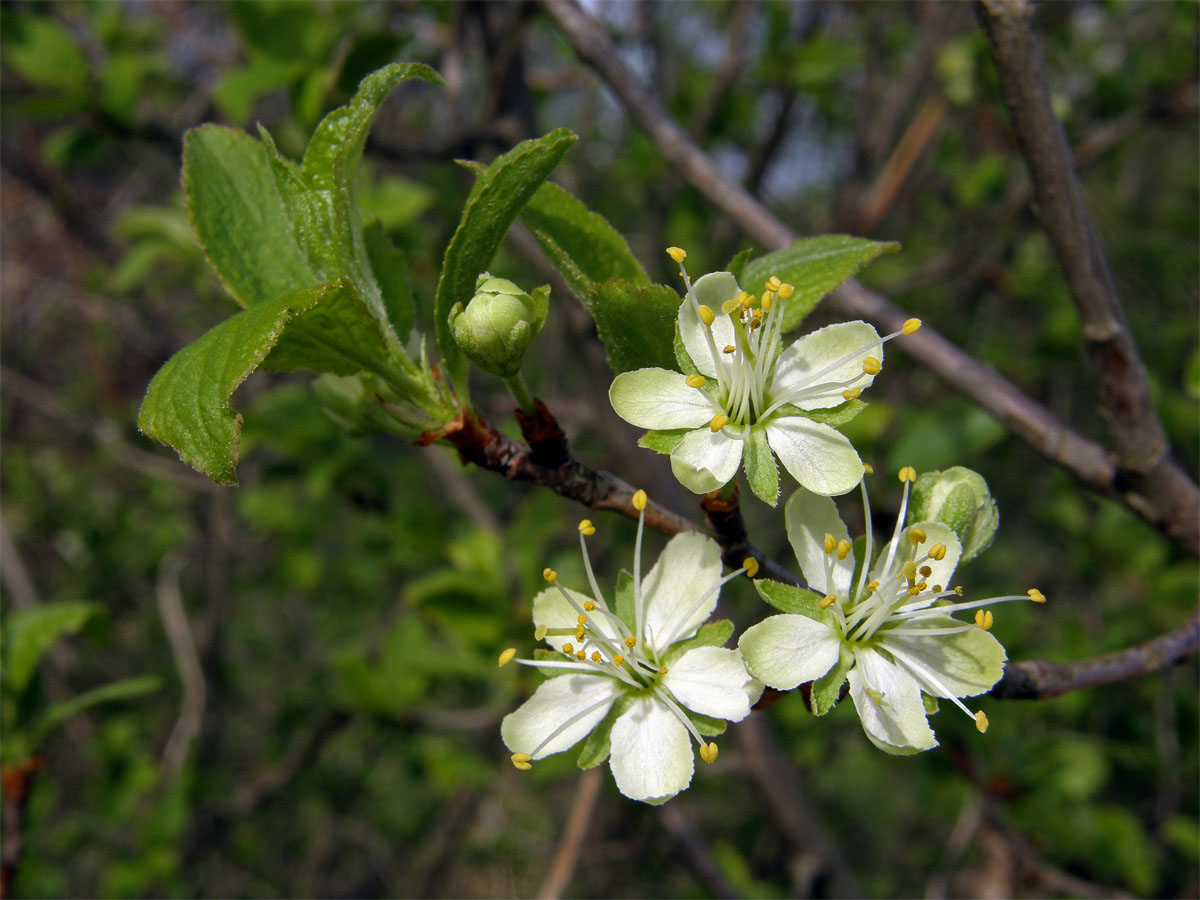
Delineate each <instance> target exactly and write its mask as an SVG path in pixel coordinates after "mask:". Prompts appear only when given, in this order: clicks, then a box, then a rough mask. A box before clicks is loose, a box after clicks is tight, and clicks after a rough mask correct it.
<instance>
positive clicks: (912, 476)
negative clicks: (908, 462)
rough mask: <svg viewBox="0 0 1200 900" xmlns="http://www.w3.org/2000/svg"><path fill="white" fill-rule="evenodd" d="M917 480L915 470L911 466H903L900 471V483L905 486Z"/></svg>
mask: <svg viewBox="0 0 1200 900" xmlns="http://www.w3.org/2000/svg"><path fill="white" fill-rule="evenodd" d="M916 480H917V470H916V469H914V468H913V467H912V466H905V467H904V468H903V469H901V470H900V483H901V484H905V483H907V482H910V481H916Z"/></svg>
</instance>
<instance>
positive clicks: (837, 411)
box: [775, 400, 867, 428]
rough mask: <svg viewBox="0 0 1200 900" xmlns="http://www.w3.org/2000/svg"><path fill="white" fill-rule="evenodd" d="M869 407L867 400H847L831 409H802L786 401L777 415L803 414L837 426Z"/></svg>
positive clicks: (808, 417)
mask: <svg viewBox="0 0 1200 900" xmlns="http://www.w3.org/2000/svg"><path fill="white" fill-rule="evenodd" d="M866 408H867V402H866V401H865V400H846V401H845V402H843V403H839V404H838V405H837V406H831V407H830V408H829V409H801V408H800V407H798V406H796V405H795V404H793V403H785V404H783V405H782V406H781V407H779V409H778V410H777V411H776V412H775V415H776V416H803V417H804V418H806V419H812V420H813V421H814V422H820V423H821V424H822V425H830V426H832V427H834V428H837V427H838V426H839V425H845V424H846V423H847V422H849V421H851V420H852V419H853V418H854V417H855V416H857V415H858V414H859V413H860V412H862V411H863V410H864V409H866Z"/></svg>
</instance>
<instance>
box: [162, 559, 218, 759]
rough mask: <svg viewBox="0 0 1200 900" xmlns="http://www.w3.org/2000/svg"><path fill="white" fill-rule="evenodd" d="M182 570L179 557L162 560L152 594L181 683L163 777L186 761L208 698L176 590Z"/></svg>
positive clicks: (190, 634) (193, 641) (198, 729)
mask: <svg viewBox="0 0 1200 900" xmlns="http://www.w3.org/2000/svg"><path fill="white" fill-rule="evenodd" d="M182 568H183V560H182V558H180V557H179V556H178V555H175V554H170V555H168V556H165V557H163V560H162V562H161V563H160V564H159V567H158V589H157V590H156V591H155V599H156V600H157V602H158V612H159V615H161V616H162V620H163V630H164V631H165V632H166V633H167V643H168V644H170V645H171V655H172V656H174V657H175V667H176V668H177V669H178V670H179V680H180V681H181V682H182V683H183V700H182V701H181V702H180V704H179V718H178V719H177V720H176V721H175V727H174V728H173V729H172V730H171V736H170V737H169V738H167V743H166V746H165V747H164V748H163V754H162V766H163V774H164V776H165V777H166V778H174V777H175V776H176V775H178V774H179V772H180V770H181V769H182V768H183V764H184V763H185V762H186V761H187V756H188V751H189V750H190V749H191V746H192V743H193V742H194V741H195V740H196V738H197V737H199V735H200V728H201V725H202V724H203V722H204V707H205V704H206V702H207V697H208V686H207V683H206V681H205V679H204V667H203V666H202V665H201V664H200V653H199V651H198V650H197V649H196V641H195V639H194V638H193V637H192V629H191V626H190V625H188V619H187V610H185V609H184V607H183V596H182V594H181V592H180V590H179V572H180V570H181V569H182Z"/></svg>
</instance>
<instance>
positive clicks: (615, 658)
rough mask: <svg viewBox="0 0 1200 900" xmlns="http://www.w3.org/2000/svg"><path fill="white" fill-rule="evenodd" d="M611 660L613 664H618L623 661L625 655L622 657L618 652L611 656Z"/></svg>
mask: <svg viewBox="0 0 1200 900" xmlns="http://www.w3.org/2000/svg"><path fill="white" fill-rule="evenodd" d="M612 662H613V665H614V666H619V665H621V664H622V663H624V662H625V657H623V656H622V655H621V654H620V653H618V654H617V655H616V656H614V657H613V660H612Z"/></svg>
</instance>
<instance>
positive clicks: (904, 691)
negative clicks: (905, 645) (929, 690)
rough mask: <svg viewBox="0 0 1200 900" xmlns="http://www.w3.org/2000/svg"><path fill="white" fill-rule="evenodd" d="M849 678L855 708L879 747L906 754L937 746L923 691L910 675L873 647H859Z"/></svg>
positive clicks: (864, 728) (890, 751)
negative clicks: (926, 712)
mask: <svg viewBox="0 0 1200 900" xmlns="http://www.w3.org/2000/svg"><path fill="white" fill-rule="evenodd" d="M849 678H850V697H851V699H852V700H853V701H854V708H855V709H856V710H857V711H858V718H859V719H860V720H861V721H862V725H863V730H864V731H866V733H867V737H869V738H870V739H871V743H873V744H874V745H875V746H876V747H878V748H879V749H881V750H885V751H887V752H888V753H899V754H904V753H916V752H918V751H921V750H928V749H930V748H931V747H936V746H937V738H935V737H934V736H933V730H932V729H931V728H930V727H929V722H928V720H927V719H926V718H925V703H924V701H922V700H921V688H920V686H919V685H918V684H917V682H916V681H915V680H914V679H913V677H912V676H911V675H909V674H908V672H906V671H905V670H904V669H902V668H901V667H900V666H897V665H895V664H894V663H890V662H888V661H887V660H886V659H884V658H883V657H882V656H880V655H879V654H878V653H876V652H875V651H874V650H872V649H870V648H867V647H856V648H855V650H854V668H853V669H851V670H850V676H849Z"/></svg>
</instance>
